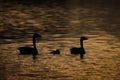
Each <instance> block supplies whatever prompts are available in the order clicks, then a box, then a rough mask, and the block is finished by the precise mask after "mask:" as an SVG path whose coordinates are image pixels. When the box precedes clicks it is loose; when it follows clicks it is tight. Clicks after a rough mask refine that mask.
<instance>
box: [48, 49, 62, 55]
mask: <svg viewBox="0 0 120 80" xmlns="http://www.w3.org/2000/svg"><path fill="white" fill-rule="evenodd" d="M50 53H51V54H60V50H59V49H57V50H54V51H51V52H50Z"/></svg>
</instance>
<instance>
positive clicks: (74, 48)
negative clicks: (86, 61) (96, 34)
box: [70, 36, 88, 59]
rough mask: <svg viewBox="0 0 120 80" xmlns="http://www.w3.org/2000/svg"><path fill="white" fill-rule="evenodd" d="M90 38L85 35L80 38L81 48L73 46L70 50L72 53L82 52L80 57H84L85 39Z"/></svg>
mask: <svg viewBox="0 0 120 80" xmlns="http://www.w3.org/2000/svg"><path fill="white" fill-rule="evenodd" d="M87 39H88V38H87V37H84V36H82V37H81V38H80V46H81V47H80V48H76V47H73V48H71V49H70V52H71V54H80V59H83V58H84V54H85V53H86V52H85V49H84V46H83V41H84V40H87Z"/></svg>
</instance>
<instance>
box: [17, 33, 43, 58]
mask: <svg viewBox="0 0 120 80" xmlns="http://www.w3.org/2000/svg"><path fill="white" fill-rule="evenodd" d="M37 37H41V36H40V35H39V34H37V33H35V34H34V35H33V47H19V48H18V50H19V51H20V54H19V55H30V54H32V55H33V56H35V55H37V54H38V51H37V48H36V38H37Z"/></svg>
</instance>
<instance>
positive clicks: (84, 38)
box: [80, 36, 88, 40]
mask: <svg viewBox="0 0 120 80" xmlns="http://www.w3.org/2000/svg"><path fill="white" fill-rule="evenodd" d="M80 40H88V38H87V37H85V36H82V37H80Z"/></svg>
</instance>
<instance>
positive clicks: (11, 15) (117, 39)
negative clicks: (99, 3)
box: [0, 4, 120, 80]
mask: <svg viewBox="0 0 120 80" xmlns="http://www.w3.org/2000/svg"><path fill="white" fill-rule="evenodd" d="M7 5H8V6H9V7H8V6H7V7H6V5H2V8H1V13H2V14H1V15H0V21H1V22H0V34H1V38H0V80H119V79H120V72H119V70H120V65H119V63H120V62H119V61H120V54H119V53H120V33H119V30H120V28H119V25H120V24H119V23H120V19H119V16H120V15H119V13H120V12H118V10H116V9H110V8H85V7H75V8H63V7H59V6H58V7H52V8H50V7H47V6H42V7H41V6H25V5H12V6H11V5H10V4H7ZM34 32H37V33H39V34H41V35H42V40H40V39H39V40H37V48H38V51H39V53H38V55H37V59H36V60H35V61H33V59H32V56H30V55H27V56H23V55H21V56H20V55H18V54H19V51H18V50H17V48H18V47H20V46H31V45H32V41H31V40H32V34H33V33H34ZM80 36H87V37H88V40H87V41H85V42H84V47H85V50H86V55H85V59H84V60H80V58H79V57H80V56H79V55H77V56H75V55H71V54H70V48H72V47H79V46H80V45H79V37H80ZM56 49H60V51H61V54H60V55H52V54H50V51H52V50H56Z"/></svg>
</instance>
